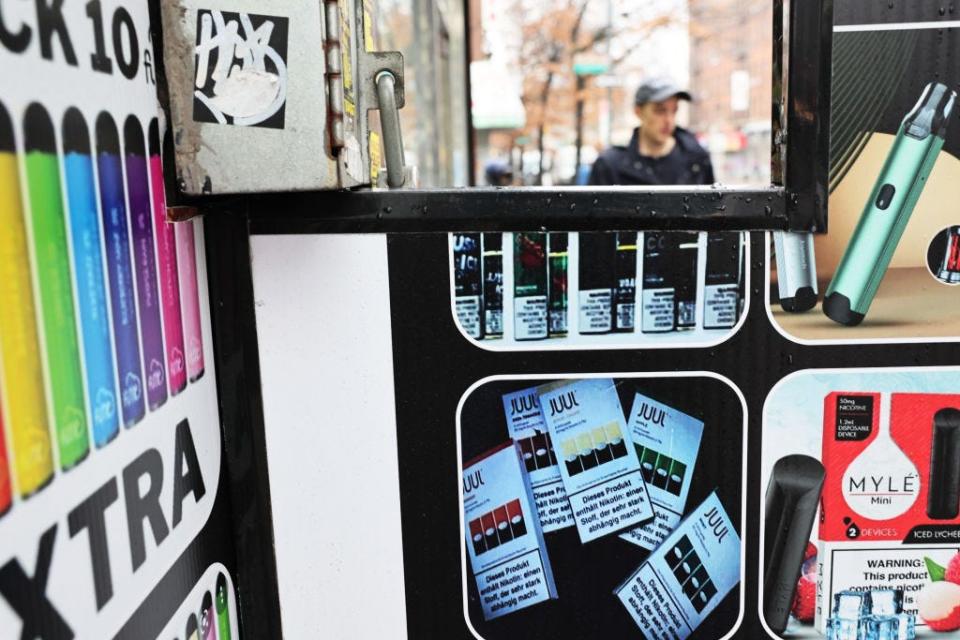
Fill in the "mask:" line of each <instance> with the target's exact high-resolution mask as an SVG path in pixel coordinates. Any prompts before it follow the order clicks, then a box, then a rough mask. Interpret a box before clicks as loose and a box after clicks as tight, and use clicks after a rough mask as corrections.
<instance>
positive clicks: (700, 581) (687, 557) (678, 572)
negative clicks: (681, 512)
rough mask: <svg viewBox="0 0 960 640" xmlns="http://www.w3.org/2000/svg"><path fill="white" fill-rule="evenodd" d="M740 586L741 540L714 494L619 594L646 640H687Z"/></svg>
mask: <svg viewBox="0 0 960 640" xmlns="http://www.w3.org/2000/svg"><path fill="white" fill-rule="evenodd" d="M739 582H740V537H739V536H738V535H737V532H736V530H735V529H734V527H733V523H732V522H731V521H730V517H729V516H728V515H727V512H726V511H725V510H724V508H723V504H722V503H721V502H720V499H719V497H717V494H716V492H714V493H711V494H710V496H709V497H708V498H707V499H706V500H705V501H704V502H703V504H701V505H700V506H699V507H697V508H696V509H695V510H694V511H693V512H692V513H691V514H690V515H689V516H687V518H686V519H685V520H684V521H683V523H682V524H681V525H680V527H679V528H677V530H676V531H674V532H673V533H672V534H671V535H670V536H669V537H668V538H667V539H666V540H665V541H664V542H663V544H662V545H660V546H659V547H658V548H657V549H656V551H654V552H653V553H652V554H651V555H650V557H649V558H648V559H647V561H646V562H644V563H643V564H642V565H640V567H639V568H638V569H637V570H636V571H635V572H634V573H633V575H631V576H630V577H629V578H627V580H626V581H625V582H624V583H623V584H622V585H620V586H619V587H618V588H617V589H616V591H615V593H616V596H617V597H618V598H619V599H620V602H621V603H622V604H623V606H624V607H626V609H627V612H628V613H629V614H630V616H631V617H632V618H633V620H634V622H636V623H637V626H638V627H640V630H641V631H642V632H643V634H644V635H645V636H646V637H647V638H657V639H661V638H662V639H663V640H668V639H674V638H679V639H680V640H682V639H683V638H687V637H688V636H689V635H690V634H691V633H693V631H694V630H695V629H696V628H697V627H699V626H700V624H701V623H702V622H703V621H704V620H706V618H707V616H709V615H710V612H711V611H713V610H714V609H715V608H716V607H717V605H718V604H719V603H720V601H721V600H723V598H724V596H726V595H727V593H729V592H730V590H731V589H733V588H734V587H735V586H736V585H737V583H739Z"/></svg>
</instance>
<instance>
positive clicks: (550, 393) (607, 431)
mask: <svg viewBox="0 0 960 640" xmlns="http://www.w3.org/2000/svg"><path fill="white" fill-rule="evenodd" d="M539 392H540V410H541V411H542V412H543V419H544V422H545V423H546V425H547V429H548V430H549V432H550V438H551V440H552V442H553V446H554V448H555V449H556V454H557V458H558V459H559V460H561V464H560V465H559V468H560V474H561V477H562V478H563V484H564V487H566V490H567V496H568V498H569V500H570V507H571V509H572V510H573V513H574V515H575V521H576V525H577V532H578V533H579V534H580V541H581V542H589V541H590V540H595V539H597V538H600V537H602V536H605V535H607V534H611V533H615V532H617V531H621V530H623V529H628V528H632V527H635V526H637V525H639V524H642V523H644V522H646V521H648V520H650V519H651V518H652V517H653V507H652V506H651V504H650V496H649V494H648V493H647V485H646V483H645V482H644V480H643V477H642V476H641V474H640V462H639V460H638V459H637V452H636V449H634V448H633V447H625V446H624V445H623V441H624V433H625V432H626V421H625V420H624V417H623V409H622V407H621V406H620V397H619V395H618V394H617V387H616V384H615V383H614V381H613V380H611V379H609V378H589V379H585V380H573V381H561V382H556V383H552V384H548V385H544V386H542V387H540V389H539ZM598 495H602V496H603V500H602V501H598V500H597V499H596V497H597V496H598Z"/></svg>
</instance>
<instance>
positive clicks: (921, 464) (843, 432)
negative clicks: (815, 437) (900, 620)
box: [816, 392, 960, 632]
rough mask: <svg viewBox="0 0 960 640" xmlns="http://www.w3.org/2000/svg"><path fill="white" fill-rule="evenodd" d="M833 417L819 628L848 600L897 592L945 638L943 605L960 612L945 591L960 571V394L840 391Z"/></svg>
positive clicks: (831, 400) (828, 413)
mask: <svg viewBox="0 0 960 640" xmlns="http://www.w3.org/2000/svg"><path fill="white" fill-rule="evenodd" d="M823 416H824V424H823V464H824V467H825V469H826V476H825V479H824V488H823V498H822V512H821V524H820V529H819V532H820V534H819V537H820V549H819V558H820V582H821V586H820V588H819V589H818V590H817V593H818V605H817V619H816V624H817V628H818V629H820V630H821V631H822V632H826V628H827V627H828V626H829V625H828V616H831V615H832V614H833V613H834V611H833V608H832V605H833V603H834V600H835V598H836V597H837V595H838V594H842V593H849V592H858V593H859V592H867V593H870V592H872V591H876V590H883V589H894V590H897V591H901V592H902V594H903V595H902V612H903V613H904V614H905V615H906V616H909V617H914V616H915V617H916V624H917V626H918V627H923V626H929V627H930V628H931V629H934V630H936V628H937V625H938V623H939V614H938V612H937V608H938V607H937V604H938V603H940V602H941V601H942V600H943V598H946V599H947V601H949V602H952V603H953V604H955V605H960V587H956V585H951V584H948V583H949V582H950V581H949V577H948V579H947V581H946V582H944V575H945V574H949V572H950V570H949V569H948V568H949V567H952V566H953V567H955V566H957V563H958V562H960V560H957V561H956V562H954V561H955V560H956V558H957V555H958V552H960V486H958V485H960V395H951V394H926V393H871V392H835V393H830V394H829V395H827V396H826V398H825V400H824V408H823ZM954 570H955V569H954ZM953 587H956V588H953ZM950 589H953V591H955V592H956V593H953V594H951V593H941V591H949V590H950ZM947 608H948V609H950V608H952V607H947ZM949 613H950V611H949V610H948V611H945V612H944V614H949Z"/></svg>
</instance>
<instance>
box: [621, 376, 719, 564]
mask: <svg viewBox="0 0 960 640" xmlns="http://www.w3.org/2000/svg"><path fill="white" fill-rule="evenodd" d="M627 432H628V433H629V434H630V440H631V442H632V443H633V446H634V447H636V449H637V457H638V458H639V459H640V470H641V473H642V474H643V479H644V481H645V482H646V483H647V491H648V492H649V494H650V500H651V502H652V503H653V513H654V516H655V518H654V520H653V521H651V522H649V523H647V524H645V525H643V526H640V527H637V528H636V529H633V530H631V531H628V532H626V533H624V534H621V537H622V538H623V539H624V540H628V541H630V542H633V543H634V544H637V545H640V546H641V547H643V548H645V549H656V548H657V547H659V546H660V544H661V543H662V542H663V541H664V539H665V538H666V537H667V536H668V535H670V534H671V533H672V532H673V530H674V529H675V528H676V526H677V524H678V523H679V522H680V518H681V516H682V515H683V509H684V506H685V505H686V502H687V493H689V491H690V483H691V481H692V480H693V470H694V464H695V463H696V460H697V453H698V451H699V449H700V437H701V435H702V434H703V422H701V421H700V420H697V419H696V418H693V417H691V416H688V415H687V414H685V413H683V412H682V411H677V410H676V409H674V408H673V407H669V406H667V405H665V404H663V403H661V402H657V401H656V400H654V399H653V398H648V397H646V396H644V395H642V394H639V393H638V394H637V395H636V396H634V398H633V408H632V409H631V410H630V418H629V420H628V421H627Z"/></svg>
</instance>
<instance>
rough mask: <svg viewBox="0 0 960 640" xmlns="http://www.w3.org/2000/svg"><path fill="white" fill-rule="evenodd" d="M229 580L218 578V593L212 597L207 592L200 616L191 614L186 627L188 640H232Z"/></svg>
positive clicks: (222, 575) (222, 576)
mask: <svg viewBox="0 0 960 640" xmlns="http://www.w3.org/2000/svg"><path fill="white" fill-rule="evenodd" d="M229 601H230V599H229V595H228V593H227V579H226V576H225V575H224V574H222V573H221V574H219V575H218V576H217V591H216V594H215V595H211V594H210V592H209V591H205V592H204V594H203V599H202V601H201V603H200V611H199V615H198V614H197V613H193V612H191V613H190V615H189V616H187V623H186V626H185V627H184V638H186V640H230V637H231V633H230V605H229Z"/></svg>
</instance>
